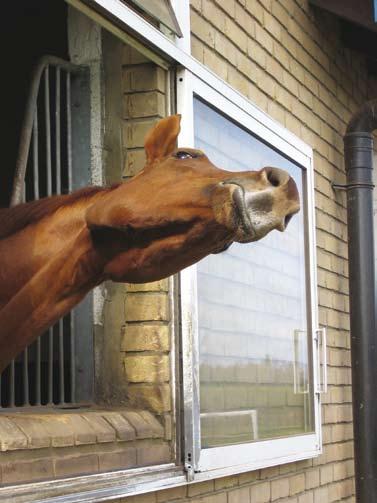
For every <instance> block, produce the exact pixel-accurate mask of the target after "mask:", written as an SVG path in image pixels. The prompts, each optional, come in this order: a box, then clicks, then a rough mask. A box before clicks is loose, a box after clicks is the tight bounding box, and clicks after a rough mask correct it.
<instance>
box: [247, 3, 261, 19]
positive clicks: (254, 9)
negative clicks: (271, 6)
mask: <svg viewBox="0 0 377 503" xmlns="http://www.w3.org/2000/svg"><path fill="white" fill-rule="evenodd" d="M245 7H246V9H247V10H248V11H249V12H250V14H251V15H252V16H253V17H255V18H256V19H257V20H258V21H259V22H260V23H262V22H263V9H262V7H261V5H260V3H259V2H258V0H246V1H245Z"/></svg>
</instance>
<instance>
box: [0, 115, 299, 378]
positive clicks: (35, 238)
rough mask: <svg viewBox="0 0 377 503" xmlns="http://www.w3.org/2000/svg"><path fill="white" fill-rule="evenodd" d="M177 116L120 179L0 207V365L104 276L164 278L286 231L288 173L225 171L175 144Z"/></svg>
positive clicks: (293, 191) (293, 194)
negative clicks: (141, 163) (235, 245)
mask: <svg viewBox="0 0 377 503" xmlns="http://www.w3.org/2000/svg"><path fill="white" fill-rule="evenodd" d="M179 123H180V117H179V116H177V115H176V116H172V117H168V118H166V119H163V120H161V121H160V122H159V123H158V124H157V125H156V126H155V128H154V129H153V130H152V131H151V132H150V133H149V135H148V137H147V139H146V142H145V152H146V157H147V162H146V165H145V168H144V169H143V171H142V172H141V173H140V174H138V175H137V176H135V177H134V178H132V179H131V180H130V181H128V182H126V183H122V184H119V185H116V186H114V187H111V188H98V187H91V188H85V189H81V190H79V191H77V192H75V193H73V194H69V195H66V196H54V197H51V198H46V199H42V200H40V201H35V202H31V203H27V204H23V205H20V206H16V207H14V208H10V209H4V210H1V211H0V257H1V261H0V371H1V370H2V369H4V368H5V366H6V365H7V364H8V363H9V362H10V360H11V359H12V358H14V357H15V356H16V355H17V354H18V353H19V352H20V351H22V350H23V349H24V348H25V347H26V346H27V345H28V344H30V343H31V342H32V341H33V340H34V339H35V338H36V337H37V336H39V335H40V334H42V333H43V332H44V331H45V330H46V329H47V328H48V327H50V326H51V325H53V324H54V323H55V322H56V321H57V320H58V319H59V318H60V317H61V316H63V315H64V314H66V313H67V312H68V311H69V310H70V309H72V308H73V307H74V306H75V305H76V304H77V303H78V302H80V301H81V299H82V298H83V297H84V296H85V295H86V294H87V293H88V292H89V291H90V290H91V289H92V288H93V287H95V286H96V285H98V284H100V283H101V282H102V281H104V280H106V279H111V280H113V281H125V282H131V283H132V282H133V283H142V282H148V281H154V280H158V279H161V278H164V277H167V276H169V275H171V274H174V273H176V272H178V271H180V270H181V269H183V268H185V267H187V266H189V265H191V264H193V263H194V262H197V261H198V260H200V259H201V258H203V257H205V256H206V255H208V254H210V253H215V252H218V251H221V250H222V249H224V248H226V247H227V246H229V245H230V244H231V243H232V242H234V241H237V242H250V241H255V240H258V239H260V238H261V237H263V236H264V235H265V234H267V233H268V232H269V231H270V230H272V229H278V230H281V231H282V230H284V229H285V227H286V225H287V223H288V221H289V219H290V218H291V216H292V215H293V214H294V213H296V212H297V211H298V210H299V198H298V192H297V188H296V185H295V182H294V181H293V180H292V178H291V177H290V176H289V175H288V174H287V173H286V172H284V171H282V170H279V169H276V168H264V169H263V170H260V171H249V172H240V173H233V172H228V171H224V170H221V169H219V168H217V167H215V166H214V165H213V164H212V163H211V162H210V161H209V160H208V158H207V157H206V156H205V155H204V154H203V153H202V152H201V151H198V150H193V149H176V148H175V145H176V139H177V135H178V133H179Z"/></svg>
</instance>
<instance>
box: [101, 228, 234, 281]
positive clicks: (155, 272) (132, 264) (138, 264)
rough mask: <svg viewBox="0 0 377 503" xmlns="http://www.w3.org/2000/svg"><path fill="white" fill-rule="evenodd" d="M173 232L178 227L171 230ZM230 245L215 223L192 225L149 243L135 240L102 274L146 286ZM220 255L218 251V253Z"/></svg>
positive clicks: (227, 235) (229, 240) (229, 239)
mask: <svg viewBox="0 0 377 503" xmlns="http://www.w3.org/2000/svg"><path fill="white" fill-rule="evenodd" d="M172 228H173V229H175V231H177V229H179V226H172ZM232 242H233V239H232V234H230V233H229V231H228V229H226V228H224V227H223V226H220V225H218V224H217V223H216V222H206V221H200V222H198V221H194V222H191V223H190V225H189V224H187V225H186V226H185V228H184V229H183V228H182V229H181V232H174V233H171V234H168V233H167V232H166V231H165V232H164V233H161V235H160V237H159V238H156V239H151V240H150V241H149V242H148V241H146V240H144V241H143V245H142V246H140V244H141V240H139V239H134V240H133V242H130V243H129V245H128V246H127V247H126V248H125V249H123V250H119V252H118V253H116V254H114V256H113V257H112V258H111V260H109V261H108V262H107V264H106V265H105V268H104V274H105V276H106V278H107V279H110V280H112V281H115V282H127V283H147V282H151V281H158V280H160V279H163V278H166V277H168V276H170V275H172V274H175V273H177V272H179V271H180V270H182V269H184V268H186V267H188V266H190V265H192V264H194V263H195V262H198V261H199V260H201V259H202V258H204V257H206V256H207V255H209V254H211V253H213V252H216V251H217V250H219V249H220V248H223V247H225V246H227V245H228V244H231V243H232ZM219 251H220V250H219Z"/></svg>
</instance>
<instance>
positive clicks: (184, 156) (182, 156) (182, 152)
mask: <svg viewBox="0 0 377 503" xmlns="http://www.w3.org/2000/svg"><path fill="white" fill-rule="evenodd" d="M174 157H176V158H177V159H193V157H194V156H193V155H192V154H190V153H189V152H186V151H185V150H178V152H176V153H175V155H174Z"/></svg>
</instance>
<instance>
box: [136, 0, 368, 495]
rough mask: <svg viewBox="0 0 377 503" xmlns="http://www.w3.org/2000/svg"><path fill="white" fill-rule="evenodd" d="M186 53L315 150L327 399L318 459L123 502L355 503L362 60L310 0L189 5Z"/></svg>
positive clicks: (196, 1)
mask: <svg viewBox="0 0 377 503" xmlns="http://www.w3.org/2000/svg"><path fill="white" fill-rule="evenodd" d="M191 26H192V53H193V56H194V57H195V58H197V59H198V60H199V61H201V62H202V63H204V64H205V65H206V66H207V67H209V68H210V69H211V70H213V71H214V72H215V73H216V74H217V75H218V76H219V77H221V78H223V79H224V80H226V81H227V82H229V84H230V85H232V86H233V87H234V88H235V89H237V90H238V91H239V92H241V93H242V94H243V95H244V96H246V97H247V98H249V99H250V100H251V101H252V102H253V103H255V104H256V105H257V106H259V107H260V108H262V109H263V110H264V111H266V112H267V113H268V114H270V115H271V116H272V117H273V118H274V119H276V120H277V121H278V122H279V123H281V124H283V125H284V126H286V127H287V128H288V129H289V130H290V131H292V132H293V133H295V134H296V135H297V136H299V137H300V138H301V139H302V140H304V141H305V142H307V143H308V144H309V145H311V146H312V147H313V149H314V169H315V189H316V200H315V204H316V218H317V246H318V248H317V255H318V294H319V318H320V324H321V325H324V326H326V327H328V363H329V368H328V379H329V391H328V393H327V395H325V396H323V397H322V399H323V406H322V412H323V442H324V449H323V450H324V452H323V455H322V456H320V457H319V458H316V459H313V460H308V461H302V462H296V463H291V464H288V465H282V466H278V467H273V468H270V469H265V470H258V471H255V472H250V473H246V474H242V475H239V476H234V477H228V478H225V479H218V480H214V481H209V482H203V483H199V484H193V485H189V486H187V487H182V488H178V489H171V490H167V491H161V492H157V493H151V494H146V495H142V496H136V497H133V498H129V499H127V502H129V503H130V502H132V503H136V502H138V503H156V502H165V501H172V502H173V501H177V502H178V501H179V502H182V503H183V502H186V501H187V502H188V501H189V502H190V503H199V502H201V503H215V502H216V503H236V502H242V503H249V502H252V503H262V502H266V503H267V502H271V501H274V502H275V501H276V502H278V503H330V502H340V501H341V502H344V503H351V502H353V501H354V480H353V442H352V404H351V369H350V352H349V347H350V337H349V314H348V311H349V308H348V263H347V227H346V200H345V195H344V194H343V193H335V192H334V191H333V190H332V188H331V182H332V181H334V180H336V181H337V182H341V183H343V182H344V181H345V172H344V163H343V144H342V135H343V133H344V131H345V127H346V124H347V122H348V120H349V118H350V117H351V115H352V113H353V112H354V111H355V110H356V109H357V107H358V106H359V105H360V104H361V103H363V102H364V101H365V100H366V99H368V98H373V97H376V86H375V82H373V81H371V80H370V79H368V74H367V70H366V65H365V60H364V58H363V57H362V56H360V55H359V54H357V53H352V52H351V51H348V50H346V49H344V48H343V47H342V45H341V42H340V37H339V30H338V25H337V21H336V20H335V18H333V17H332V16H330V15H328V14H325V13H323V12H321V11H318V10H314V9H312V8H310V7H309V4H308V0H191Z"/></svg>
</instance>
